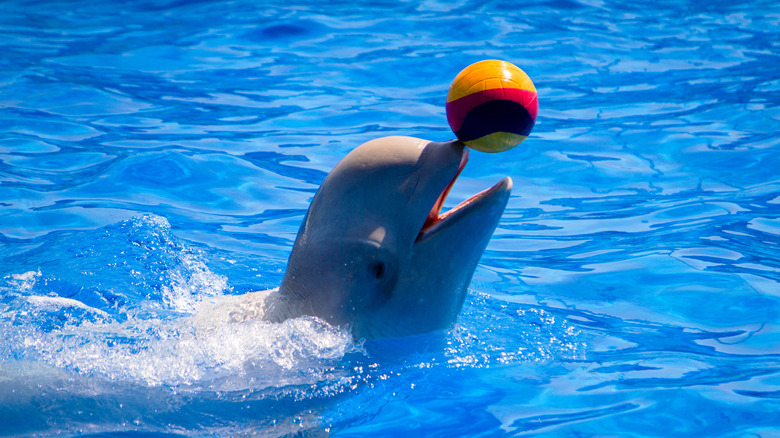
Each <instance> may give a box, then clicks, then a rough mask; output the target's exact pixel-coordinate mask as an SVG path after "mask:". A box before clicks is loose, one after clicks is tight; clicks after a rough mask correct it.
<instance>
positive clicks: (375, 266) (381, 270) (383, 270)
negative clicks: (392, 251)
mask: <svg viewBox="0 0 780 438" xmlns="http://www.w3.org/2000/svg"><path fill="white" fill-rule="evenodd" d="M370 270H371V274H372V275H373V276H374V278H376V279H377V280H381V279H383V278H385V274H387V265H385V263H384V262H374V263H371V267H370Z"/></svg>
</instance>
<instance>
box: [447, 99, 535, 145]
mask: <svg viewBox="0 0 780 438" xmlns="http://www.w3.org/2000/svg"><path fill="white" fill-rule="evenodd" d="M533 127H534V120H533V119H532V118H531V115H530V114H529V113H528V110H527V109H525V107H524V106H523V105H521V104H520V103H518V102H515V101H513V100H503V99H501V100H499V99H497V100H491V101H489V102H485V103H483V104H480V105H477V106H475V107H474V108H473V109H472V110H471V111H469V112H468V114H466V117H464V118H463V124H461V125H460V129H459V130H458V132H456V133H455V135H456V136H458V139H460V141H470V140H476V139H478V138H480V137H484V136H486V135H488V134H492V133H494V132H509V133H512V134H517V135H522V136H525V137H527V136H528V134H530V133H531V129H533Z"/></svg>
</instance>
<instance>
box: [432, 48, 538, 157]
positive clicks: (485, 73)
mask: <svg viewBox="0 0 780 438" xmlns="http://www.w3.org/2000/svg"><path fill="white" fill-rule="evenodd" d="M538 111H539V99H538V98H537V96H536V87H534V84H533V82H531V78H529V77H528V75H527V74H525V72H524V71H522V70H520V69H519V68H518V67H516V66H515V65H513V64H511V63H508V62H506V61H496V60H488V61H480V62H477V63H475V64H471V65H470V66H468V67H466V68H464V69H463V71H461V72H460V73H458V75H457V76H456V77H455V80H454V81H452V85H450V91H449V93H447V121H448V122H449V124H450V127H451V128H452V131H453V132H454V133H455V135H456V136H457V137H458V139H459V140H460V141H462V142H463V143H465V144H466V145H468V146H469V147H471V148H474V149H476V150H478V151H482V152H503V151H506V150H509V149H512V148H513V147H515V146H517V145H518V144H520V142H522V141H523V140H525V139H526V137H528V134H530V133H531V129H533V127H534V123H535V122H536V114H537V112H538Z"/></svg>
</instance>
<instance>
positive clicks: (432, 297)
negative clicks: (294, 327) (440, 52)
mask: <svg viewBox="0 0 780 438" xmlns="http://www.w3.org/2000/svg"><path fill="white" fill-rule="evenodd" d="M467 161H468V149H466V148H465V145H463V143H461V142H459V141H451V142H446V143H434V142H429V141H426V140H422V139H417V138H412V137H385V138H380V139H377V140H372V141H369V142H367V143H364V144H362V145H360V146H359V147H357V148H355V149H354V150H353V151H352V152H350V153H349V154H347V155H346V156H345V157H344V159H342V161H341V162H340V163H339V164H338V165H336V167H335V168H334V169H333V170H332V171H331V173H330V174H328V176H327V177H326V178H325V180H324V181H323V183H322V185H321V186H320V188H319V190H318V191H317V193H316V194H315V196H314V198H313V199H312V202H311V205H310V207H309V210H308V212H307V213H306V216H305V217H304V220H303V223H302V224H301V228H300V230H299V232H298V236H297V237H296V240H295V244H294V245H293V249H292V252H291V253H290V258H289V261H288V265H287V270H286V272H285V276H284V279H283V280H282V284H281V286H280V287H279V290H278V292H277V293H276V295H275V296H274V297H273V299H269V300H268V305H267V307H266V309H265V315H266V316H265V317H266V319H270V320H273V321H281V320H284V319H286V318H290V317H297V316H302V315H311V316H316V317H319V318H322V319H324V320H326V321H328V322H329V323H331V324H334V325H348V326H350V327H351V329H352V333H353V335H354V336H355V338H357V339H361V338H366V339H371V338H379V337H404V336H410V335H416V334H422V333H427V332H431V331H435V330H441V329H446V328H449V327H451V326H452V324H453V323H454V322H455V320H456V318H457V316H458V313H459V312H460V309H461V307H462V306H463V301H464V299H465V295H466V291H467V288H468V285H469V283H470V281H471V277H472V275H473V274H474V270H475V269H476V267H477V263H478V262H479V259H480V257H481V255H482V252H483V251H484V250H485V247H486V246H487V244H488V241H489V240H490V237H491V235H492V234H493V231H494V230H495V228H496V225H497V224H498V221H499V219H500V218H501V214H502V213H503V211H504V208H505V207H506V204H507V202H508V200H509V195H510V192H511V189H512V180H511V179H510V178H508V177H507V178H504V179H503V180H501V181H499V182H498V183H497V184H496V185H494V186H493V187H491V188H489V189H486V190H484V191H482V192H480V193H478V194H476V195H474V196H472V197H471V198H469V199H467V200H465V201H463V202H461V203H460V204H458V205H457V206H455V207H454V208H452V209H450V210H449V211H446V212H444V213H442V211H441V210H442V206H443V204H444V201H445V199H446V198H447V195H448V193H449V191H450V189H451V188H452V185H453V184H454V182H455V181H456V179H457V177H458V175H459V174H460V172H461V171H462V170H463V168H464V166H465V165H466V163H467Z"/></svg>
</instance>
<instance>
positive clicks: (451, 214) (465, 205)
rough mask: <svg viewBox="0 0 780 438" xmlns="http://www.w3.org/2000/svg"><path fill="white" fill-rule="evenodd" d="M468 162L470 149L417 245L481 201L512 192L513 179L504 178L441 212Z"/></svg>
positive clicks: (430, 213) (465, 151) (429, 215)
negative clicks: (504, 191) (505, 192)
mask: <svg viewBox="0 0 780 438" xmlns="http://www.w3.org/2000/svg"><path fill="white" fill-rule="evenodd" d="M468 161H469V150H468V148H465V149H464V151H463V155H461V159H460V165H459V166H458V170H457V172H455V176H454V177H453V178H452V180H451V181H450V182H449V184H447V186H446V187H445V188H444V190H443V191H442V192H441V194H440V195H439V197H438V199H436V202H435V203H434V204H433V207H431V211H430V212H429V213H428V217H427V218H426V219H425V223H424V224H423V226H422V229H421V230H420V232H419V234H418V235H417V239H416V240H415V243H418V242H420V241H422V240H425V238H426V237H428V236H429V235H431V234H433V233H435V232H436V230H437V229H439V228H441V227H442V226H443V225H444V224H445V223H446V222H447V221H448V219H449V218H455V217H457V216H459V215H461V214H465V213H466V212H467V211H468V210H469V206H472V205H475V204H479V203H480V202H479V201H481V200H483V199H487V198H490V197H491V195H493V194H494V193H496V192H499V191H501V190H502V189H507V188H508V189H510V190H511V185H512V182H511V179H510V178H504V179H502V180H501V181H499V182H497V183H496V184H495V185H493V186H492V187H490V188H487V189H485V190H483V191H481V192H479V193H477V194H475V195H473V196H471V197H470V198H468V199H466V200H465V201H463V202H461V203H460V204H458V205H456V206H455V207H453V208H451V209H450V210H447V211H445V212H444V213H442V211H441V210H442V207H443V206H444V201H445V200H446V199H447V195H449V193H450V190H451V189H452V186H453V185H454V184H455V181H456V180H457V179H458V177H459V176H460V173H461V172H462V171H463V168H465V167H466V163H467V162H468Z"/></svg>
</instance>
